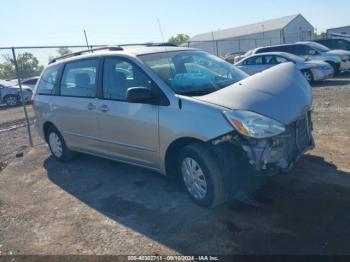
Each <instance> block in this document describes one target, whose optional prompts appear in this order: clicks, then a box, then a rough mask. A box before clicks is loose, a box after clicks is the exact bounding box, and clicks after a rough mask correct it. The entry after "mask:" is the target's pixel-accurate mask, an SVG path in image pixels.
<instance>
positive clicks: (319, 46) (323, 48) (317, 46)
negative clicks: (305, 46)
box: [310, 42, 331, 52]
mask: <svg viewBox="0 0 350 262" xmlns="http://www.w3.org/2000/svg"><path fill="white" fill-rule="evenodd" d="M310 45H311V46H312V47H313V48H315V49H316V50H317V51H319V52H328V51H331V50H330V49H329V48H328V47H326V46H324V45H322V44H319V43H316V42H312V43H310Z"/></svg>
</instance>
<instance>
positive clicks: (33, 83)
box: [23, 79, 38, 85]
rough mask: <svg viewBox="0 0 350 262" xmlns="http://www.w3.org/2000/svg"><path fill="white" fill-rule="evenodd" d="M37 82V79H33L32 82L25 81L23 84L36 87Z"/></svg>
mask: <svg viewBox="0 0 350 262" xmlns="http://www.w3.org/2000/svg"><path fill="white" fill-rule="evenodd" d="M37 81H38V80H37V79H31V80H27V81H25V82H24V83H23V84H28V85H35V84H36V82H37Z"/></svg>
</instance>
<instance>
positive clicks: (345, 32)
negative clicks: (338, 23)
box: [327, 26, 350, 37]
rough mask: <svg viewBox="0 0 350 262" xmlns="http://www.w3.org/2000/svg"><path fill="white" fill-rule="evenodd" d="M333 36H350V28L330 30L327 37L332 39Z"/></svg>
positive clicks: (343, 27)
mask: <svg viewBox="0 0 350 262" xmlns="http://www.w3.org/2000/svg"><path fill="white" fill-rule="evenodd" d="M332 34H341V35H348V36H350V26H342V27H336V28H330V29H328V30H327V36H328V37H332Z"/></svg>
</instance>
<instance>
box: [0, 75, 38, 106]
mask: <svg viewBox="0 0 350 262" xmlns="http://www.w3.org/2000/svg"><path fill="white" fill-rule="evenodd" d="M22 90H23V99H24V102H26V103H27V102H30V99H31V97H32V95H33V92H32V90H31V89H30V87H28V86H25V85H22ZM2 103H5V104H6V105H7V106H16V105H19V104H20V103H21V93H20V88H19V86H17V85H14V84H12V83H11V82H9V81H5V80H0V104H2Z"/></svg>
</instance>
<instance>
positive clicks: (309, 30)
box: [188, 14, 314, 56]
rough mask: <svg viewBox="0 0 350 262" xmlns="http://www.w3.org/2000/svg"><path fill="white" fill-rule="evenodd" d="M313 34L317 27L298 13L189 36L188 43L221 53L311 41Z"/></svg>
mask: <svg viewBox="0 0 350 262" xmlns="http://www.w3.org/2000/svg"><path fill="white" fill-rule="evenodd" d="M313 37H314V27H313V26H312V25H311V24H310V23H309V22H308V21H307V20H306V19H305V18H304V17H303V16H302V15H301V14H298V15H291V16H286V17H281V18H277V19H272V20H268V21H263V22H260V23H255V24H250V25H244V26H239V27H234V28H229V29H224V30H218V31H213V32H208V33H204V34H199V35H196V36H194V37H192V38H191V39H190V42H189V43H188V46H190V47H195V48H199V49H203V50H206V51H208V52H211V53H213V54H217V55H220V56H222V55H225V54H229V53H240V52H245V51H248V50H250V49H253V48H256V47H260V46H268V45H276V44H282V43H294V42H296V41H302V40H310V39H312V38H313Z"/></svg>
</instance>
